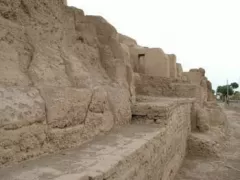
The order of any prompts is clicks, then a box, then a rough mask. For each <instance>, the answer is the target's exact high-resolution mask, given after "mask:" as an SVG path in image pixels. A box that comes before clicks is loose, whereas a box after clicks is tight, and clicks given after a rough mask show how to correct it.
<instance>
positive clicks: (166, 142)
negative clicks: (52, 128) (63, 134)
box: [0, 118, 188, 180]
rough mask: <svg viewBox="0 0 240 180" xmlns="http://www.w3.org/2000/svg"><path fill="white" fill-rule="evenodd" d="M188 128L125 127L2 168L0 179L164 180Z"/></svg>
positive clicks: (177, 161)
mask: <svg viewBox="0 0 240 180" xmlns="http://www.w3.org/2000/svg"><path fill="white" fill-rule="evenodd" d="M186 123H187V124H188V119H187V118H186V119H185V118H183V119H182V124H186ZM185 127H186V128H185ZM187 127H188V126H186V125H184V126H176V127H175V129H177V131H172V132H171V133H169V132H170V131H171V130H173V128H172V127H171V126H166V127H164V128H159V127H158V126H156V125H146V124H145V125H136V124H133V125H128V126H126V127H122V128H120V129H117V130H113V131H112V132H111V133H110V134H108V135H102V136H99V137H98V138H96V139H95V140H94V141H92V142H91V143H88V144H85V145H83V146H82V147H80V148H75V149H73V150H68V151H63V152H61V153H59V154H55V155H51V156H45V157H41V158H39V159H36V160H31V161H26V162H24V163H21V164H19V165H16V166H12V167H9V168H5V169H1V170H0V177H1V179H4V180H16V179H17V180H26V179H28V180H36V179H38V180H90V179H91V180H104V179H105V180H107V179H109V180H110V179H115V180H120V179H121V180H128V179H131V180H145V179H149V178H153V179H159V178H161V177H163V179H164V180H165V179H167V177H168V176H170V175H171V174H172V172H173V174H175V173H176V172H177V170H178V168H179V166H180V164H181V162H182V160H183V158H184V156H185V150H186V140H187V134H188V129H187ZM156 169H158V170H157V171H156ZM170 172H171V173H170ZM169 173H170V175H169ZM173 174H172V175H171V176H173ZM164 177H165V178H164ZM171 179H172V178H171Z"/></svg>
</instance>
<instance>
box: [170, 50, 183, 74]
mask: <svg viewBox="0 0 240 180" xmlns="http://www.w3.org/2000/svg"><path fill="white" fill-rule="evenodd" d="M168 58H169V69H170V77H171V78H173V79H175V78H177V77H178V76H177V73H178V72H177V60H176V59H177V58H176V55H175V54H168ZM179 76H181V75H179Z"/></svg>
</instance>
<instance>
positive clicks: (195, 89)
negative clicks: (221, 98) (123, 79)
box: [134, 73, 202, 102]
mask: <svg viewBox="0 0 240 180" xmlns="http://www.w3.org/2000/svg"><path fill="white" fill-rule="evenodd" d="M134 78H135V88H136V93H137V94H139V95H145V96H163V97H185V98H196V101H199V102H200V101H202V99H201V98H202V94H201V93H202V91H201V90H202V89H201V87H200V86H198V85H195V84H190V83H188V82H185V81H178V82H177V83H176V82H175V79H172V78H164V77H159V76H149V75H144V74H137V73H135V76H134Z"/></svg>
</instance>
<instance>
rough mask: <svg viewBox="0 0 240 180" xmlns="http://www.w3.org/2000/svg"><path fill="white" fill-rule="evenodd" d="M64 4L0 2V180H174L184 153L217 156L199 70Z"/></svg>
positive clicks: (217, 130) (210, 103)
mask: <svg viewBox="0 0 240 180" xmlns="http://www.w3.org/2000/svg"><path fill="white" fill-rule="evenodd" d="M66 4H67V1H64V0H51V1H49V0H39V1H33V0H15V1H14V2H13V1H9V0H2V1H1V3H0V102H1V103H0V168H1V169H0V177H1V178H3V179H4V180H5V179H9V180H25V179H29V180H36V179H38V180H48V179H55V180H69V179H73V180H94V179H95V180H107V179H108V180H118V179H119V180H134V179H136V180H148V179H149V180H150V179H151V180H159V179H162V180H173V179H174V178H175V175H176V174H177V173H178V170H179V168H180V167H181V164H182V162H183V161H184V159H185V155H186V154H188V157H190V156H191V157H194V158H195V157H199V158H202V157H209V158H218V157H221V152H222V151H223V149H224V144H225V143H224V142H226V141H227V140H228V138H229V136H228V135H229V124H228V121H227V116H226V115H225V113H224V111H223V107H221V106H219V105H218V104H217V103H216V101H215V97H214V95H213V94H212V85H211V82H210V81H209V80H208V79H207V77H206V76H205V70H204V69H203V68H195V69H191V70H190V71H189V72H183V68H182V65H181V64H180V63H179V62H177V57H176V55H174V54H166V53H165V52H164V51H163V50H162V49H161V48H148V47H142V46H140V45H138V44H137V41H136V40H134V39H132V38H131V37H128V36H126V35H123V34H120V33H119V32H118V31H117V30H116V29H115V27H113V26H112V25H111V24H110V23H108V22H107V20H105V19H104V18H103V17H100V16H89V15H85V14H84V11H83V10H80V9H77V8H74V7H68V6H66ZM227 113H228V112H227ZM230 118H231V117H230ZM26 160H30V161H26ZM187 160H188V159H187ZM20 162H21V163H20ZM7 166H9V167H8V168H7ZM1 178H0V179H1ZM213 179H214V178H213Z"/></svg>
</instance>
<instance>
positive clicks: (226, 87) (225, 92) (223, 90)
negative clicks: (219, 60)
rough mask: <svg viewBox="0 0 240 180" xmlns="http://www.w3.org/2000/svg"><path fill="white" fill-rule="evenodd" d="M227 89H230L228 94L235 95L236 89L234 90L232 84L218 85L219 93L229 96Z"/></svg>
mask: <svg viewBox="0 0 240 180" xmlns="http://www.w3.org/2000/svg"><path fill="white" fill-rule="evenodd" d="M227 89H228V95H230V96H231V95H233V93H234V91H233V88H232V86H229V85H228V86H227V85H225V86H218V87H217V93H221V94H222V95H223V96H227Z"/></svg>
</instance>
